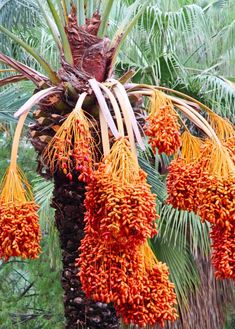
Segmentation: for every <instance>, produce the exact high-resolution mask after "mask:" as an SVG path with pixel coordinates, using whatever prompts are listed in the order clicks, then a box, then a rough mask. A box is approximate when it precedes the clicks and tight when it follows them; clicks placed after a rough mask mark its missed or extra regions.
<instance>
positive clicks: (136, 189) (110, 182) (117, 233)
mask: <svg viewBox="0 0 235 329" xmlns="http://www.w3.org/2000/svg"><path fill="white" fill-rule="evenodd" d="M106 169H107V167H106V164H102V165H101V166H100V167H99V169H98V170H97V171H96V172H95V173H94V179H93V180H92V181H91V182H90V183H89V185H88V187H87V193H86V200H85V205H86V208H87V213H86V221H87V222H88V224H89V225H90V227H89V229H90V230H93V231H96V232H99V234H100V235H101V237H102V238H103V239H106V240H107V242H108V241H111V243H112V244H114V243H116V244H118V245H119V247H121V246H129V245H130V244H131V245H132V246H134V245H136V244H137V245H140V244H141V243H143V242H144V241H145V240H146V238H148V237H151V236H153V235H155V234H156V229H155V220H156V219H157V215H156V206H155V195H153V194H152V193H151V191H150V186H149V185H148V184H147V183H146V174H145V173H144V172H143V171H142V170H139V177H138V179H136V180H133V181H132V182H126V183H125V184H123V183H122V182H120V180H118V179H117V178H115V177H112V175H110V173H107V172H106ZM87 230H88V228H87Z"/></svg>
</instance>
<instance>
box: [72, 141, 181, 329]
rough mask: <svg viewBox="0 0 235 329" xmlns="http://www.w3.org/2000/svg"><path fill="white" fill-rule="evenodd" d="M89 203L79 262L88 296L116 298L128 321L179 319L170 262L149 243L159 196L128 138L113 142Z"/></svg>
mask: <svg viewBox="0 0 235 329" xmlns="http://www.w3.org/2000/svg"><path fill="white" fill-rule="evenodd" d="M124 169H125V170H124ZM85 207H86V213H85V223H86V226H85V237H84V239H83V240H82V242H81V247H80V252H81V253H80V257H79V259H78V260H77V266H79V267H80V272H79V276H80V280H81V283H82V288H83V290H84V292H85V293H86V295H87V296H88V297H90V298H93V299H94V300H95V301H102V302H105V303H109V302H113V303H114V306H115V308H116V309H117V312H118V313H120V314H121V316H122V317H123V319H124V321H125V322H126V323H133V324H137V325H140V326H145V325H147V324H155V323H163V322H164V320H174V319H175V318H176V311H175V308H174V304H175V302H176V298H175V293H174V286H173V284H171V283H170V282H169V279H168V272H167V269H166V267H164V266H163V265H162V264H161V263H158V262H157V261H156V260H155V258H153V256H152V254H151V255H150V256H148V253H149V252H147V253H146V248H147V250H149V247H145V245H146V239H147V238H150V237H151V236H152V235H153V234H155V233H156V229H155V224H154V222H155V220H156V218H157V215H156V206H155V196H154V195H153V194H152V193H151V190H150V186H149V185H148V184H147V183H146V174H145V173H144V172H143V171H142V170H140V169H139V167H138V164H137V162H135V161H134V159H133V155H132V153H131V151H130V145H129V142H128V141H127V140H126V139H120V140H118V141H117V142H116V143H115V144H114V145H113V147H112V150H111V152H110V154H109V155H108V156H107V158H105V159H104V161H103V162H102V163H101V164H100V165H99V167H98V169H97V170H96V171H95V172H94V173H93V176H92V180H91V181H90V182H89V183H88V185H87V192H86V199H85ZM146 255H147V256H146ZM153 259H154V260H153ZM152 263H154V264H153V265H152ZM149 264H150V265H151V266H150V265H149ZM159 291H160V293H159ZM134 314H136V316H134ZM137 315H138V316H137Z"/></svg>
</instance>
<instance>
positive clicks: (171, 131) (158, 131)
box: [145, 91, 181, 155]
mask: <svg viewBox="0 0 235 329" xmlns="http://www.w3.org/2000/svg"><path fill="white" fill-rule="evenodd" d="M145 133H146V135H147V136H148V137H149V143H150V144H151V146H152V149H153V151H154V152H155V151H156V149H158V152H159V154H161V153H163V152H164V153H166V154H167V155H172V154H174V153H175V152H176V151H177V150H178V149H179V148H180V146H181V138H180V125H179V123H178V115H177V113H176V112H175V110H174V106H173V104H172V103H171V101H170V100H169V99H167V98H166V96H165V95H164V94H163V93H161V92H159V91H155V92H153V96H152V99H151V109H150V114H149V116H148V117H147V119H146V128H145Z"/></svg>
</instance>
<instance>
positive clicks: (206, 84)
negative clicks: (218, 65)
mask: <svg viewBox="0 0 235 329" xmlns="http://www.w3.org/2000/svg"><path fill="white" fill-rule="evenodd" d="M192 80H193V82H196V83H197V85H198V86H200V90H199V92H198V93H199V94H201V95H202V97H203V99H204V101H205V102H206V103H207V104H209V105H210V106H211V107H212V109H213V110H214V111H215V112H216V113H218V114H220V115H222V116H224V117H227V118H228V119H230V120H231V121H232V122H234V114H235V108H234V102H235V89H234V88H233V87H232V86H231V85H230V84H228V83H227V82H225V81H224V80H223V79H222V78H221V77H220V76H216V75H209V74H203V73H202V74H200V75H198V76H196V77H195V78H193V79H192Z"/></svg>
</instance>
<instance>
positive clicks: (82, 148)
mask: <svg viewBox="0 0 235 329" xmlns="http://www.w3.org/2000/svg"><path fill="white" fill-rule="evenodd" d="M92 147H93V139H92V136H91V133H90V128H89V123H88V121H87V119H86V117H85V114H84V113H83V111H82V110H81V109H80V110H79V111H78V110H73V112H71V113H70V114H69V116H68V118H67V119H66V120H65V121H64V123H63V124H62V126H61V127H60V128H59V130H58V131H57V132H56V134H55V136H54V137H53V138H52V140H51V141H50V142H49V143H48V146H47V147H46V149H45V151H44V153H43V161H44V163H45V165H46V166H48V167H49V168H50V171H51V173H54V172H55V171H56V170H58V169H59V170H62V171H63V173H64V174H65V175H66V177H67V178H68V179H69V180H71V181H72V180H73V174H74V173H76V175H77V174H78V180H79V181H82V182H88V181H89V180H90V179H91V175H92Z"/></svg>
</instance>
